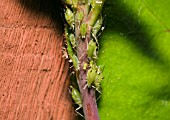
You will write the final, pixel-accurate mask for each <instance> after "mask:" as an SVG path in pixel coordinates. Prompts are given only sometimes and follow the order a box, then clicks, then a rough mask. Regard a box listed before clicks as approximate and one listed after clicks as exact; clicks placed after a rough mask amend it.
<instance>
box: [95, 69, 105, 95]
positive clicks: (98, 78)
mask: <svg viewBox="0 0 170 120" xmlns="http://www.w3.org/2000/svg"><path fill="white" fill-rule="evenodd" d="M102 80H103V74H102V72H101V68H100V67H97V75H96V78H95V80H94V86H95V89H96V91H98V92H99V93H101V92H100V83H101V81H102Z"/></svg>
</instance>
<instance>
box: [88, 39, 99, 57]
mask: <svg viewBox="0 0 170 120" xmlns="http://www.w3.org/2000/svg"><path fill="white" fill-rule="evenodd" d="M96 49H97V46H96V43H95V42H94V41H93V40H90V42H89V44H88V48H87V56H88V58H90V59H97V53H96Z"/></svg>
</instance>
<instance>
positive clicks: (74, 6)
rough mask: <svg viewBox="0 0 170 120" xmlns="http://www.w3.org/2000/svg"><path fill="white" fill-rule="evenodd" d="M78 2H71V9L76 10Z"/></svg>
mask: <svg viewBox="0 0 170 120" xmlns="http://www.w3.org/2000/svg"><path fill="white" fill-rule="evenodd" d="M77 6H78V0H72V8H77Z"/></svg>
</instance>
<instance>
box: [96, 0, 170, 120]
mask: <svg viewBox="0 0 170 120" xmlns="http://www.w3.org/2000/svg"><path fill="white" fill-rule="evenodd" d="M103 14H104V15H106V17H105V23H106V28H105V30H104V32H103V34H102V37H101V39H100V53H99V60H98V64H99V65H104V66H105V68H104V71H103V74H104V77H105V79H104V80H103V81H102V96H101V98H100V100H99V101H98V104H99V114H100V117H101V120H170V115H169V113H170V0H164V1H161V0H106V3H105V6H104V8H103Z"/></svg>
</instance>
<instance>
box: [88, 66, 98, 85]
mask: <svg viewBox="0 0 170 120" xmlns="http://www.w3.org/2000/svg"><path fill="white" fill-rule="evenodd" d="M96 75H97V69H96V66H95V65H92V66H91V68H90V69H89V70H88V72H87V86H88V87H91V86H92V84H93V82H94V80H95V78H96Z"/></svg>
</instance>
